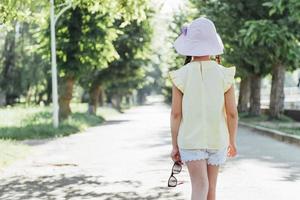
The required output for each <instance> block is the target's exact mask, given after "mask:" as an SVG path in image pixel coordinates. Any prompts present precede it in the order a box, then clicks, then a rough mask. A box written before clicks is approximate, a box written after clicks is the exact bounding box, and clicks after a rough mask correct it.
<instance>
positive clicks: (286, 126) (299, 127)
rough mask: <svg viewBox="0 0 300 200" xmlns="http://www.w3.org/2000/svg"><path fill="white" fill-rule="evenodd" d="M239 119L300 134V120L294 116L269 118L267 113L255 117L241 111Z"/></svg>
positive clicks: (288, 132)
mask: <svg viewBox="0 0 300 200" xmlns="http://www.w3.org/2000/svg"><path fill="white" fill-rule="evenodd" d="M239 120H240V121H242V122H246V123H249V124H253V125H256V126H261V127H266V128H270V129H274V130H279V131H282V132H285V133H287V134H292V135H298V136H300V122H296V121H295V120H293V119H292V118H290V117H288V116H285V115H283V116H282V117H281V118H280V119H272V120H271V119H269V117H268V116H267V115H265V114H262V115H261V116H257V117H253V116H249V115H247V114H246V113H239Z"/></svg>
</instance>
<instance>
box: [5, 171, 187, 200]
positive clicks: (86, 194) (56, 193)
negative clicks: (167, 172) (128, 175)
mask: <svg viewBox="0 0 300 200" xmlns="http://www.w3.org/2000/svg"><path fill="white" fill-rule="evenodd" d="M120 188H125V190H121V191H120ZM139 189H143V185H142V183H141V182H140V181H134V180H121V181H111V182H110V181H106V180H105V179H104V177H103V176H87V175H76V176H66V175H64V174H61V175H56V176H39V177H36V178H28V177H25V176H23V177H22V176H15V177H10V178H8V179H5V180H0V199H6V200H13V199H22V200H23V199H24V200H25V199H105V200H117V199H119V200H123V199H130V200H152V199H153V200H154V199H174V200H179V199H182V197H181V196H180V193H177V192H172V190H170V189H169V188H167V187H159V186H156V187H153V188H150V189H148V190H146V191H144V192H140V193H139V192H138V191H139ZM114 191H120V192H114ZM122 191H123V192H122Z"/></svg>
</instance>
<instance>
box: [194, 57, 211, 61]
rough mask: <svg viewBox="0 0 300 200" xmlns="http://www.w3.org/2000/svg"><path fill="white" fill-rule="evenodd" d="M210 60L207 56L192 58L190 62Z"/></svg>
mask: <svg viewBox="0 0 300 200" xmlns="http://www.w3.org/2000/svg"><path fill="white" fill-rule="evenodd" d="M207 60H210V57H209V56H193V58H192V61H207Z"/></svg>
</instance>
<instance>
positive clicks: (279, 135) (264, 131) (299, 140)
mask: <svg viewBox="0 0 300 200" xmlns="http://www.w3.org/2000/svg"><path fill="white" fill-rule="evenodd" d="M238 123H239V125H242V126H245V127H248V128H252V129H254V130H255V131H256V132H257V133H259V134H260V135H266V136H269V137H272V138H274V139H276V140H278V141H282V142H286V143H289V144H295V145H298V146H299V147H300V136H296V135H291V134H287V133H284V132H281V131H278V130H274V129H270V128H265V127H262V126H257V125H253V124H248V123H245V122H240V121H239V122H238Z"/></svg>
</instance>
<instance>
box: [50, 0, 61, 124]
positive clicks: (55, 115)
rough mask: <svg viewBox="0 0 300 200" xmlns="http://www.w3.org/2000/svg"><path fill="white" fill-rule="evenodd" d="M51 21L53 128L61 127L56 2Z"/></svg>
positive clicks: (52, 9) (51, 6)
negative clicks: (59, 118) (59, 117)
mask: <svg viewBox="0 0 300 200" xmlns="http://www.w3.org/2000/svg"><path fill="white" fill-rule="evenodd" d="M50 18H51V19H50V20H51V24H50V26H51V73H52V106H53V126H54V127H55V128H57V127H58V125H59V120H58V111H59V106H58V90H57V65H56V44H55V43H56V39H55V21H56V19H55V13H54V0H50Z"/></svg>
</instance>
